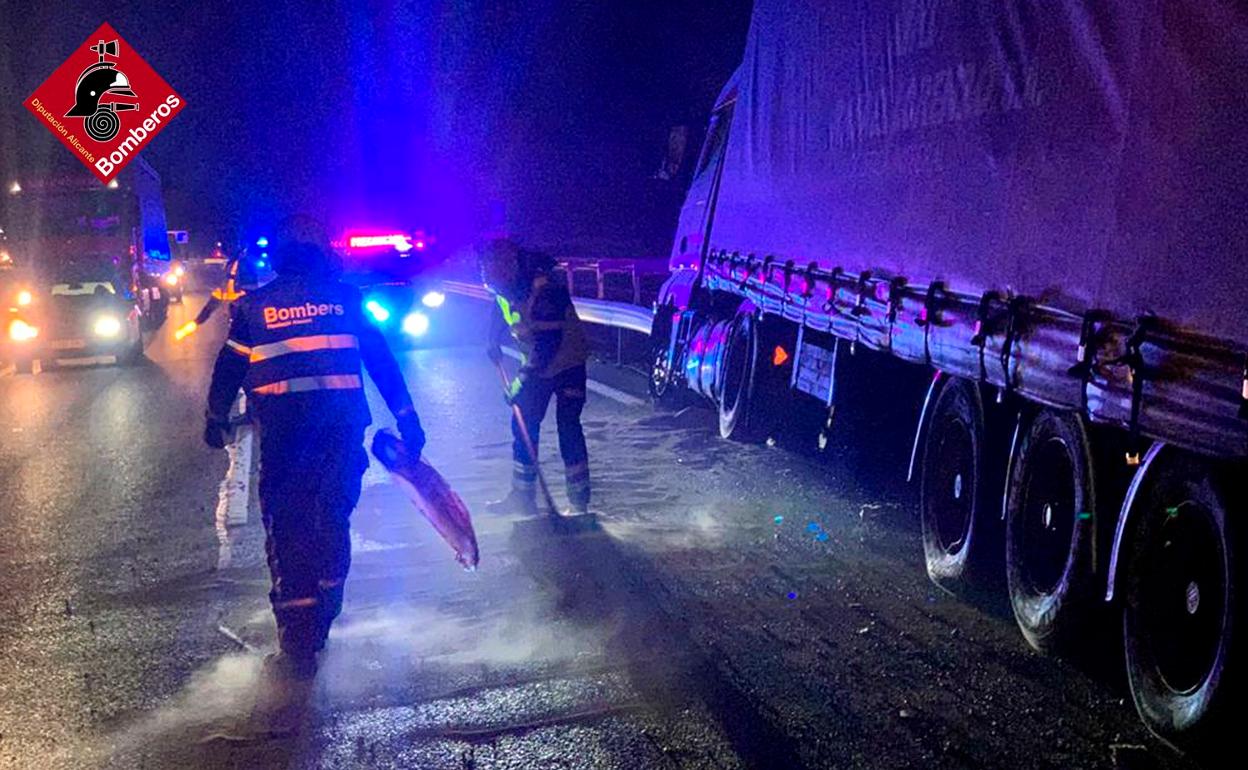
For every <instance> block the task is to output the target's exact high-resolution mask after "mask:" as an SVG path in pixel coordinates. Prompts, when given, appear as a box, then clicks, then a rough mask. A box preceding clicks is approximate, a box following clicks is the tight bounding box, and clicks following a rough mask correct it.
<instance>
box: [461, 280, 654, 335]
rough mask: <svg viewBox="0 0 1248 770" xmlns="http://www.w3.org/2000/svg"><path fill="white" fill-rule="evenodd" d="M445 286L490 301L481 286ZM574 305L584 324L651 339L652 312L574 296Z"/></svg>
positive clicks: (464, 294) (465, 284) (646, 309)
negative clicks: (628, 332)
mask: <svg viewBox="0 0 1248 770" xmlns="http://www.w3.org/2000/svg"><path fill="white" fill-rule="evenodd" d="M442 287H443V289H445V290H446V291H447V292H450V293H452V294H459V295H460V296H464V297H472V298H473V299H480V300H486V301H488V300H490V299H491V295H490V293H489V292H488V291H487V290H486V289H485V288H484V287H483V286H481V285H480V284H475V283H468V282H466V281H443V282H442ZM572 304H573V305H575V306H576V314H577V315H578V316H580V317H581V320H582V321H585V322H587V323H592V324H600V325H602V326H610V327H612V328H614V329H624V330H626V331H632V332H637V333H638V334H644V335H646V336H649V335H650V329H651V327H652V324H653V322H654V312H653V311H652V310H650V309H649V308H644V307H640V306H638V305H632V304H629V303H626V302H613V301H611V300H606V299H591V298H589V297H573V298H572Z"/></svg>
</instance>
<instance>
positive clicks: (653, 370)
mask: <svg viewBox="0 0 1248 770" xmlns="http://www.w3.org/2000/svg"><path fill="white" fill-rule="evenodd" d="M674 312H675V308H674V306H673V305H670V304H667V305H663V306H661V307H659V308H658V310H656V311H655V314H654V328H653V329H652V330H651V332H650V347H651V350H652V354H651V358H650V376H649V377H648V378H647V382H646V390H647V392H648V393H649V394H650V402H651V403H652V404H654V406H655V407H656V408H659V409H671V408H674V407H675V406H676V402H677V397H676V393H677V391H678V390H679V388H678V386H677V383H676V381H675V372H674V371H673V369H674V362H675V357H676V351H674V350H673V349H672V341H671V329H672V324H671V320H670V319H671V317H672V313H674ZM660 319H662V320H660Z"/></svg>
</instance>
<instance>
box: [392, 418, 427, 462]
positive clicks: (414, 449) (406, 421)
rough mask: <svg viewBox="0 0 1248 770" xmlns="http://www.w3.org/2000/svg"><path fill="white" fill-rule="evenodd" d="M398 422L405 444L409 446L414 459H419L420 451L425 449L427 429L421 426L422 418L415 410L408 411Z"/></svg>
mask: <svg viewBox="0 0 1248 770" xmlns="http://www.w3.org/2000/svg"><path fill="white" fill-rule="evenodd" d="M397 423H398V428H399V437H400V438H402V439H403V445H404V446H405V447H407V451H408V452H409V453H410V454H411V455H412V459H413V460H417V459H419V458H420V453H421V452H423V451H425V431H424V429H423V428H421V427H420V418H419V417H417V416H416V414H415V413H414V412H413V413H408V414H404V415H403V416H401V417H399V419H398V420H397Z"/></svg>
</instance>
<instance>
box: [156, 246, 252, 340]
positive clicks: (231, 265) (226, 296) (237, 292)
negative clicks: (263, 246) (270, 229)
mask: <svg viewBox="0 0 1248 770" xmlns="http://www.w3.org/2000/svg"><path fill="white" fill-rule="evenodd" d="M244 260H245V255H241V256H238V257H235V258H234V259H231V260H230V261H229V262H228V263H227V264H226V266H225V284H224V285H222V286H219V287H217V288H215V289H213V290H212V296H210V297H209V298H208V301H207V302H205V303H204V306H203V307H202V308H200V311H199V315H197V316H195V319H194V320H192V321H188V322H186V323H185V324H183V325H182V326H181V327H179V328H178V330H177V331H175V332H174V337H175V338H176V339H179V340H181V339H183V338H184V337H186V336H188V335H190V334H194V333H195V331H196V330H198V329H199V327H201V326H203V325H204V324H206V323H208V319H209V318H212V315H213V314H214V313H216V312H217V308H219V307H221V306H222V305H224V306H225V307H227V308H233V306H234V303H235V302H237V301H238V300H240V299H242V298H243V296H244V295H245V294H247V289H246V288H244V287H245V286H246V285H252V286H254V285H255V284H256V283H257V281H256V279H255V271H254V270H252V271H244V270H243V269H242V265H243V263H244ZM231 312H232V311H231Z"/></svg>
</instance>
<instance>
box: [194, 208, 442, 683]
mask: <svg viewBox="0 0 1248 770" xmlns="http://www.w3.org/2000/svg"><path fill="white" fill-rule="evenodd" d="M274 256H275V259H274V267H275V269H276V271H277V278H275V279H274V280H273V281H271V282H270V283H268V284H267V285H265V286H263V287H261V288H259V289H256V290H254V291H251V292H248V294H247V295H246V296H244V297H242V298H241V299H239V300H238V301H237V302H236V305H235V308H234V316H233V319H232V321H231V324H230V332H229V336H228V338H227V339H226V342H225V345H224V347H222V349H221V352H220V353H219V354H218V356H217V360H216V366H215V368H214V370H213V375H212V385H211V387H210V390H209V394H208V410H207V415H206V417H207V426H206V428H205V431H204V440H205V442H207V443H208V445H209V446H212V447H215V448H221V447H223V446H224V445H225V443H226V438H227V434H228V431H229V412H230V408H231V406H232V404H233V402H234V399H235V397H236V396H237V394H238V390H239V388H240V387H242V388H243V389H244V390H245V392H246V394H247V411H248V414H249V416H250V417H251V419H252V421H253V422H254V423H255V424H256V425H257V426H258V428H257V429H258V433H259V437H260V509H261V514H262V518H263V520H264V527H265V550H266V553H267V556H268V563H269V572H270V577H271V578H272V590H271V591H270V592H269V598H270V600H271V602H272V607H273V614H274V616H275V618H276V620H277V629H278V641H279V645H280V652H278V653H276V654H275V655H273V656H272V657H271V658H270V667H271V668H275V669H276V670H277V672H278V673H279V675H290V676H293V677H295V678H307V677H310V676H311V675H312V674H314V673H315V671H316V653H317V652H319V651H320V650H321V649H322V648H323V647H324V645H325V640H326V637H327V635H328V633H329V627H330V624H331V623H332V622H333V620H334V618H335V617H337V615H338V613H339V612H340V610H341V609H342V596H343V581H344V580H345V579H346V577H347V570H348V568H349V566H350V563H351V540H350V534H349V525H348V518H349V516H350V514H351V511H352V509H353V508H354V507H355V504H356V502H357V501H358V500H359V496H360V485H361V477H362V476H363V474H364V470H365V468H367V467H368V457H367V455H366V454H365V452H364V448H363V441H364V429H365V427H366V426H367V425H368V424H369V423H370V421H371V418H370V415H369V410H368V405H367V403H366V401H365V398H364V389H363V388H364V384H363V380H362V376H361V375H362V368H366V369H368V372H369V374H370V375H371V376H372V378H373V381H374V382H375V383H376V384H377V387H378V389H379V390H380V391H381V394H382V396H383V397H384V399H385V402H386V405H387V406H388V407H389V408H390V411H391V412H392V413H393V414H394V416H395V419H396V421H397V423H398V429H399V433H400V435H401V436H402V438H403V441H404V443H405V444H406V445H407V447H408V449H409V450H410V451H411V452H413V453H414V455H416V456H419V454H420V451H421V450H422V449H423V447H424V443H425V437H424V432H423V431H422V430H421V426H420V420H419V418H418V417H417V415H416V410H415V409H414V408H413V406H412V399H411V397H410V396H409V395H408V392H407V386H406V384H405V383H404V380H403V375H402V373H401V372H400V370H399V366H398V363H397V362H396V361H395V358H394V355H393V353H391V351H390V349H389V348H388V347H387V345H386V342H385V340H384V339H383V338H382V336H381V334H380V332H379V331H378V330H377V329H376V328H375V327H374V326H373V325H371V324H369V323H368V322H367V321H366V320H365V319H364V317H363V308H362V307H361V299H360V294H359V291H358V290H357V289H355V288H354V287H351V286H348V285H347V284H345V283H342V282H340V281H339V280H338V278H337V274H338V270H337V269H336V268H337V264H336V262H335V260H334V259H333V256H332V254H331V252H330V251H329V246H328V241H327V239H326V238H325V235H324V231H323V229H322V228H321V227H320V226H319V225H318V224H317V223H316V222H315V221H314V220H311V219H309V218H307V217H296V218H292V219H291V220H288V221H287V222H286V223H284V225H283V228H282V233H281V240H280V242H279V243H278V244H276V248H275V255H274Z"/></svg>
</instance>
